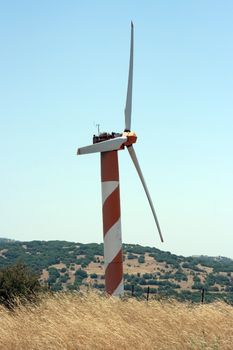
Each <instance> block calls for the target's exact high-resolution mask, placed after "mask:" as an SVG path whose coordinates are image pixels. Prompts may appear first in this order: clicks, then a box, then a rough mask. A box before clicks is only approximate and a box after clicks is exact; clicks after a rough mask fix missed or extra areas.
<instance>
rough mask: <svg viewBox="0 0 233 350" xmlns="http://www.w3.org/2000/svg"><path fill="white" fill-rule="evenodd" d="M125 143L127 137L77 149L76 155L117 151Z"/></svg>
mask: <svg viewBox="0 0 233 350" xmlns="http://www.w3.org/2000/svg"><path fill="white" fill-rule="evenodd" d="M126 141H127V137H124V136H121V137H116V138H115V139H110V140H107V141H102V142H98V143H94V144H93V145H89V146H85V147H81V148H78V150H77V155H81V154H88V153H96V152H108V151H114V150H118V149H119V148H120V147H121V145H123V143H124V142H126Z"/></svg>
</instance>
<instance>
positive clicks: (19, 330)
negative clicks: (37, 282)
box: [0, 292, 233, 350]
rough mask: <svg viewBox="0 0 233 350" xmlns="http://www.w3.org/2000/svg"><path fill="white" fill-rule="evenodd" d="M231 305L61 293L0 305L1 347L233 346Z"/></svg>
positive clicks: (185, 348)
mask: <svg viewBox="0 0 233 350" xmlns="http://www.w3.org/2000/svg"><path fill="white" fill-rule="evenodd" d="M232 344H233V308H232V307H231V306H229V305H227V304H224V303H220V302H219V303H214V304H209V305H194V304H185V303H178V302H175V301H149V302H146V301H137V300H135V299H132V298H131V299H128V300H120V299H118V298H109V297H105V296H100V295H98V294H96V293H94V292H89V293H87V294H85V295H83V296H80V295H78V294H77V295H75V294H65V293H64V294H57V295H54V296H49V297H48V296H47V297H44V298H43V299H42V300H41V302H40V303H39V304H38V305H37V306H26V307H25V306H22V305H21V306H19V307H18V308H17V309H16V311H14V312H10V311H7V310H6V309H4V308H3V307H1V308H0V349H6V350H21V349H22V350H29V349H30V350H34V349H46V350H49V349H51V350H53V349H54V350H60V349H61V350H65V349H67V350H68V349H69V350H71V349H72V350H73V349H88V350H89V349H93V350H94V349H103V350H104V349H121V350H123V349H127V350H128V349H160V350H165V349H166V350H175V349H176V350H189V349H198V350H199V349H206V350H207V349H208V350H209V349H215V350H217V349H221V350H226V349H229V350H232V348H233V345H232Z"/></svg>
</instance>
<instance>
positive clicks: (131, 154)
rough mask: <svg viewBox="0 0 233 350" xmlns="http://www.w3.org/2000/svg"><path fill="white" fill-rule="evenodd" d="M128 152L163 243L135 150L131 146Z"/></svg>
mask: <svg viewBox="0 0 233 350" xmlns="http://www.w3.org/2000/svg"><path fill="white" fill-rule="evenodd" d="M128 151H129V154H130V157H131V158H132V161H133V163H134V165H135V168H136V170H137V172H138V175H139V177H140V180H141V182H142V185H143V187H144V190H145V192H146V196H147V198H148V201H149V203H150V207H151V210H152V213H153V216H154V219H155V223H156V226H157V229H158V231H159V236H160V239H161V241H162V242H163V236H162V232H161V229H160V226H159V221H158V219H157V215H156V213H155V209H154V206H153V203H152V199H151V197H150V194H149V191H148V188H147V186H146V182H145V180H144V177H143V175H142V171H141V168H140V165H139V163H138V160H137V156H136V153H135V150H134V148H133V146H129V147H128Z"/></svg>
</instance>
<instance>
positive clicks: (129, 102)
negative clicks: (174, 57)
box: [125, 22, 134, 131]
mask: <svg viewBox="0 0 233 350" xmlns="http://www.w3.org/2000/svg"><path fill="white" fill-rule="evenodd" d="M133 44H134V43H133V22H131V42H130V59H129V77H128V89H127V97H126V105H125V130H126V131H130V130H131V129H130V128H131V112H132V90H133Z"/></svg>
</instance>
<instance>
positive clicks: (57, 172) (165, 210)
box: [0, 0, 233, 258]
mask: <svg viewBox="0 0 233 350" xmlns="http://www.w3.org/2000/svg"><path fill="white" fill-rule="evenodd" d="M232 14H233V2H232V1H230V0H229V1H225V0H223V1H215V0H211V1H208V0H206V1H203V0H193V1H192V0H190V1H185V0H183V1H164V0H157V1H155V0H153V1H143V2H142V1H126V0H119V1H101V0H98V1H97V0H92V1H72V0H70V1H58V0H56V1H52V0H50V1H45V0H42V1H29V0H28V1H23V0H22V1H11V0H9V1H1V2H0V45H1V55H0V148H1V156H0V159H1V163H0V164H1V170H0V236H2V237H9V238H14V239H19V240H33V239H44V240H51V239H60V240H61V239H64V240H69V241H79V242H84V243H85V242H101V241H102V217H101V185H100V167H99V155H98V154H95V155H94V154H93V155H89V156H83V157H79V158H78V157H77V156H76V149H77V147H78V146H85V145H87V144H89V143H91V140H92V134H93V133H94V132H96V128H95V127H94V124H95V123H99V124H100V127H101V130H102V131H113V130H114V131H118V132H121V131H123V128H124V105H125V97H126V86H127V75H128V61H129V39H130V21H131V20H133V21H134V25H135V66H134V89H133V115H132V126H133V129H134V130H135V131H136V133H137V135H138V142H137V144H136V146H135V149H136V151H137V155H138V158H139V161H140V164H141V167H142V170H143V172H144V176H145V178H146V181H147V184H148V187H149V189H150V192H151V196H152V198H153V200H154V204H155V207H156V210H157V214H158V217H159V220H160V224H161V227H162V231H163V234H164V239H165V243H164V244H161V243H160V241H159V237H158V234H157V232H156V227H155V224H154V221H153V217H152V215H151V212H150V208H149V205H148V203H147V200H146V197H145V194H144V192H143V189H142V186H141V184H140V182H139V179H138V177H137V174H136V172H135V169H134V168H133V165H132V164H131V162H130V159H129V157H128V154H127V152H126V151H125V152H123V151H122V152H120V154H119V161H120V177H121V209H122V231H123V241H124V242H130V243H139V244H142V245H150V246H156V247H158V248H160V249H164V250H169V251H171V252H173V253H176V254H183V255H191V254H208V255H224V256H228V257H232V258H233V250H232V242H233V215H232V208H233V157H232V151H233V137H232V133H233V21H232Z"/></svg>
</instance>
